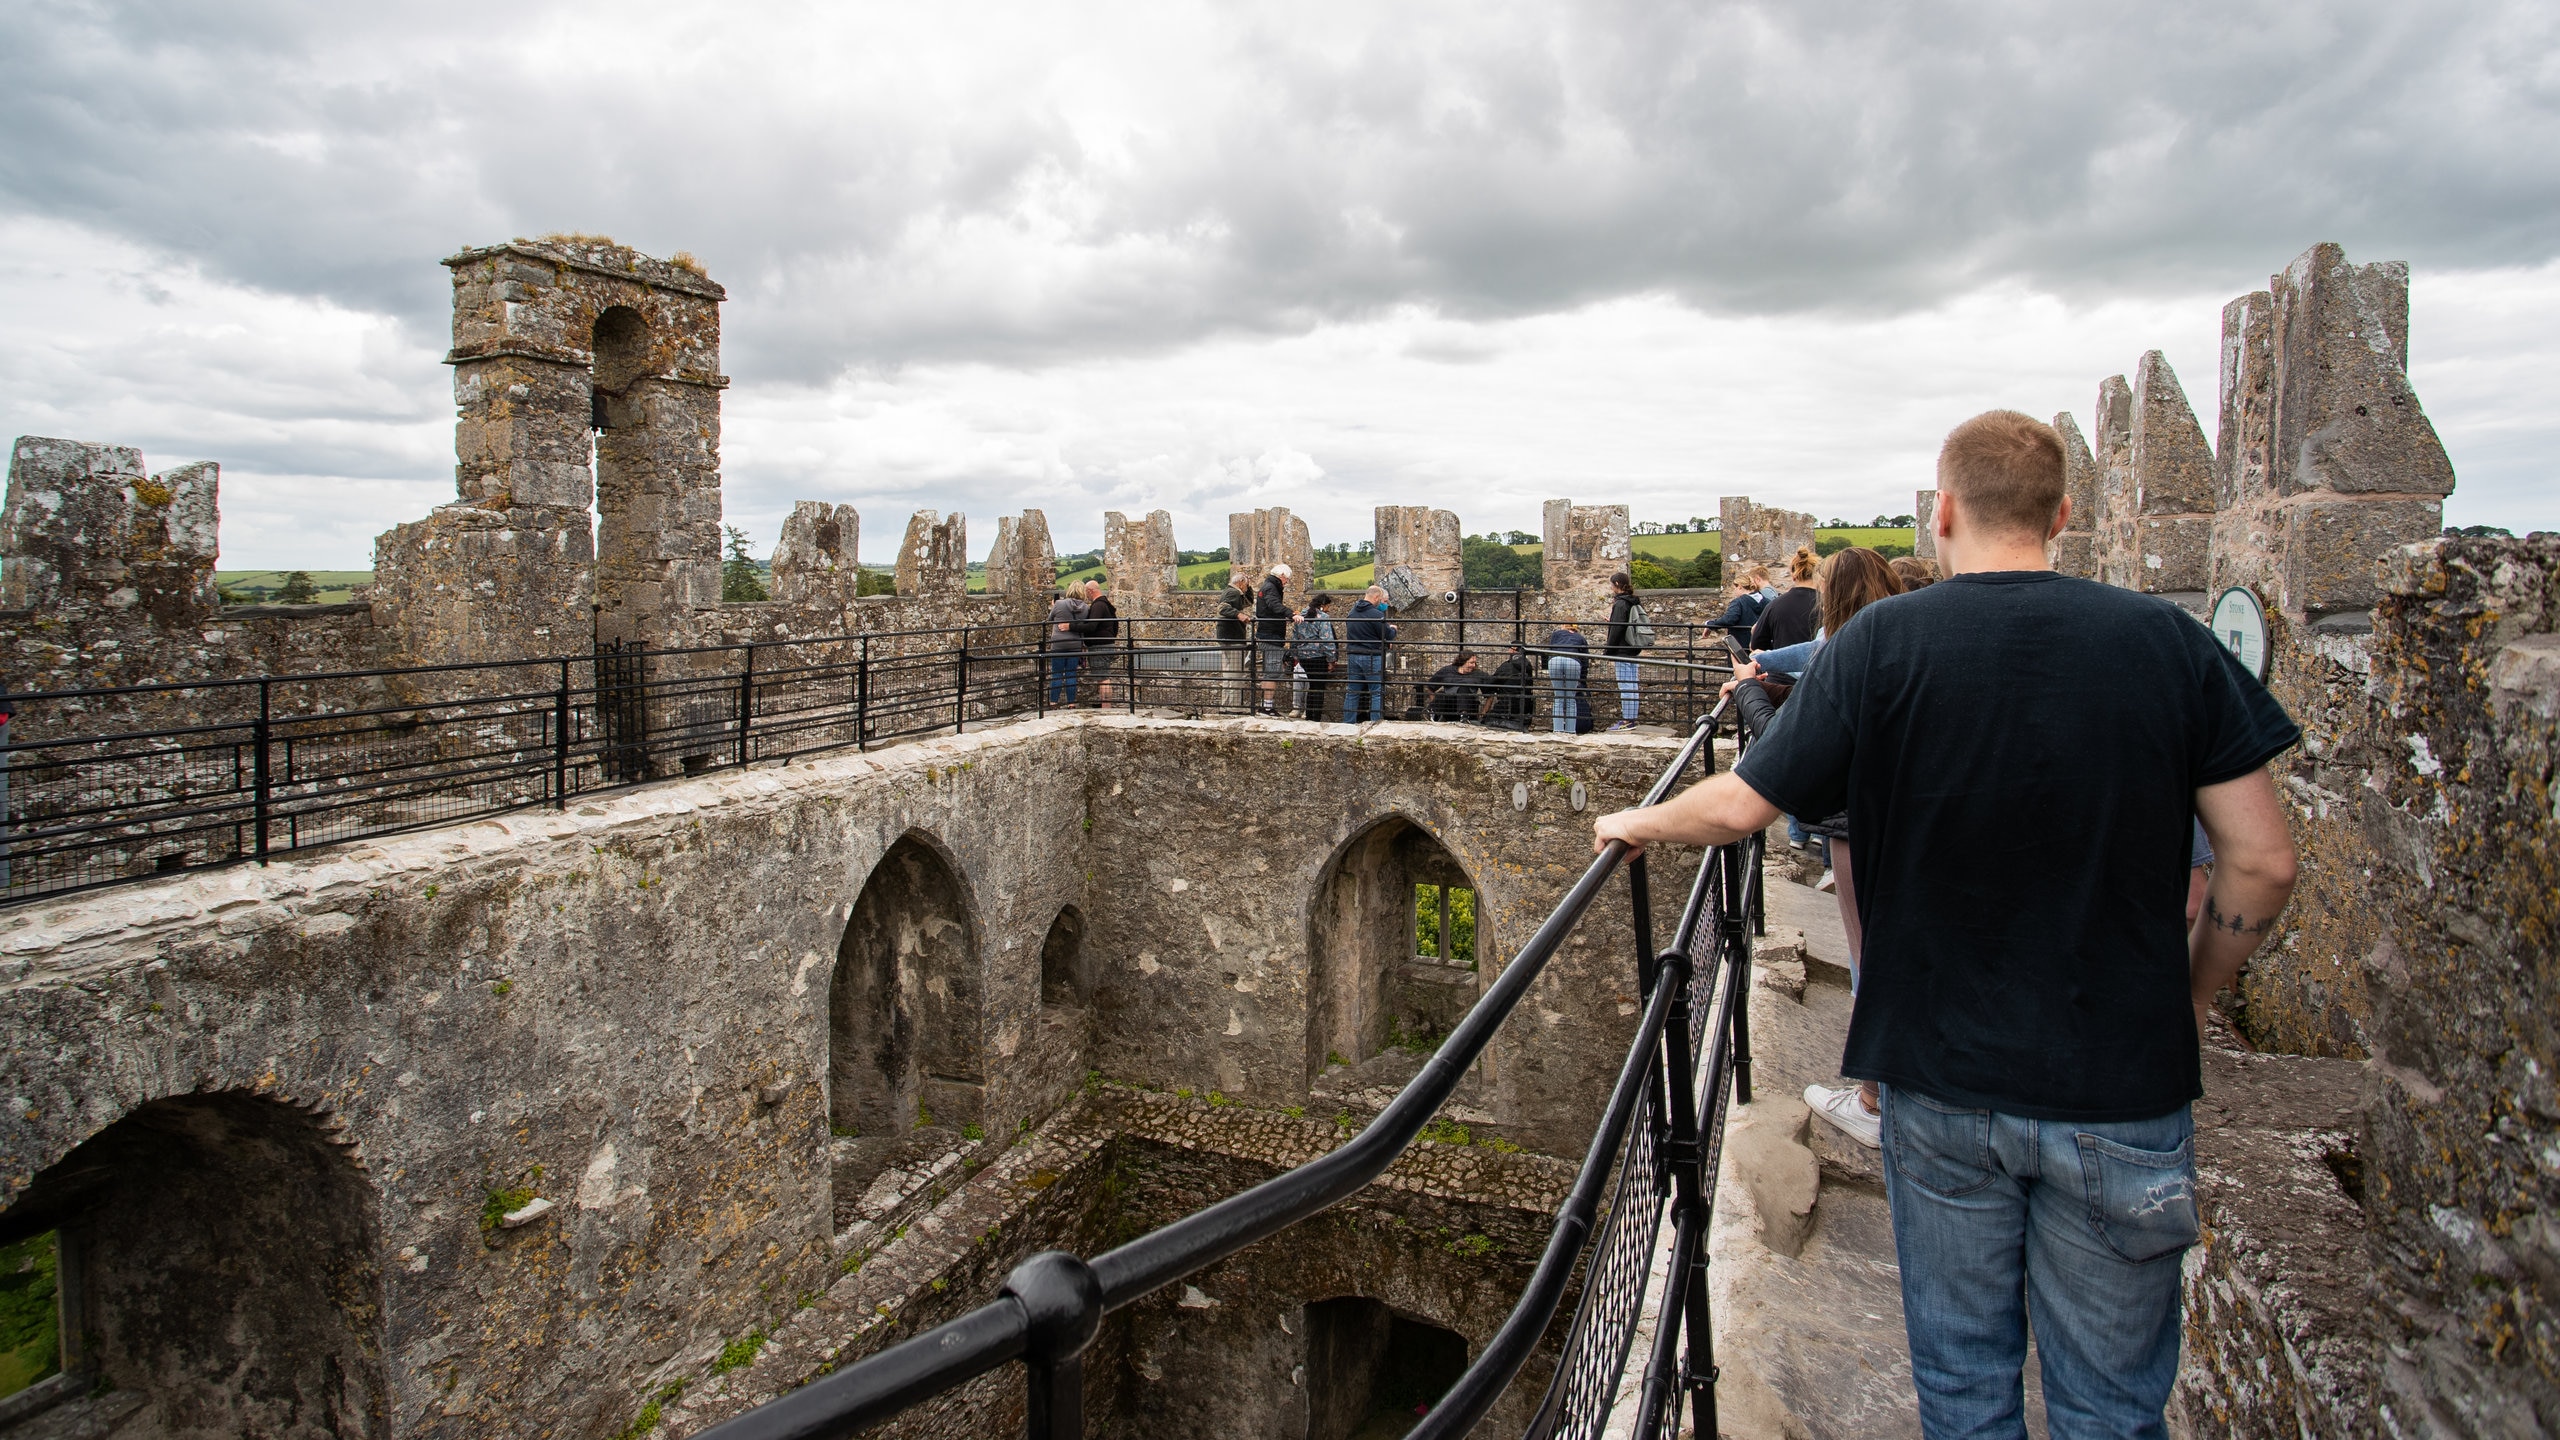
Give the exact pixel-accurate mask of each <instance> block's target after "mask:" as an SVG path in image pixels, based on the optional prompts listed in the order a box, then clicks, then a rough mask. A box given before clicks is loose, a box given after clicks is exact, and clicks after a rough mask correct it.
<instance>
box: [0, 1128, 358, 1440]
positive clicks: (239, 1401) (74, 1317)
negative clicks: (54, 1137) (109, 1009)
mask: <svg viewBox="0 0 2560 1440" xmlns="http://www.w3.org/2000/svg"><path fill="white" fill-rule="evenodd" d="M374 1203H375V1202H374V1194H373V1187H372V1186H371V1185H370V1184H369V1183H367V1181H366V1179H365V1177H364V1175H363V1173H362V1172H361V1171H359V1170H358V1169H357V1168H356V1164H355V1161H354V1159H353V1157H352V1156H351V1155H350V1154H349V1152H348V1150H347V1149H346V1147H344V1146H342V1145H340V1144H338V1143H336V1142H335V1141H333V1140H331V1139H330V1137H329V1136H328V1135H327V1134H326V1133H325V1132H324V1131H323V1130H322V1129H321V1127H320V1125H319V1123H318V1122H317V1121H316V1120H315V1119H313V1117H311V1116H310V1115H308V1114H306V1113H305V1112H303V1111H301V1110H299V1109H296V1108H295V1107H293V1106H291V1105H288V1104H285V1103H282V1102H280V1101H276V1100H272V1099H269V1098H266V1097H264V1096H259V1095H253V1094H248V1093H245V1092H240V1091H224V1092H217V1093H214V1094H209V1095H186V1096H178V1097H174V1098H171V1099H166V1100H155V1101H151V1102H150V1103H148V1104H145V1105H142V1106H139V1107H137V1108H136V1109H135V1110H133V1111H132V1112H131V1113H130V1114H128V1115H126V1116H125V1117H124V1118H123V1119H120V1120H118V1121H116V1122H115V1123H114V1124H112V1125H110V1126H108V1127H107V1128H106V1129H104V1130H102V1131H100V1132H99V1133H98V1134H97V1135H95V1136H93V1137H92V1138H90V1139H89V1140H88V1141H87V1142H85V1143H83V1144H82V1145H81V1146H80V1147H79V1148H78V1149H75V1150H73V1151H72V1152H71V1153H70V1154H69V1155H67V1156H65V1157H64V1158H63V1159H62V1160H61V1161H60V1162H58V1163H57V1164H55V1165H53V1166H51V1167H49V1168H47V1169H46V1170H44V1171H43V1172H42V1173H40V1174H38V1175H37V1176H36V1178H35V1182H34V1183H33V1184H31V1185H30V1186H28V1187H27V1189H26V1191H25V1192H24V1193H23V1194H22V1195H21V1196H20V1197H19V1200H18V1202H17V1203H16V1204H15V1205H13V1206H11V1207H10V1208H9V1209H8V1210H7V1211H6V1212H0V1246H6V1247H27V1246H29V1242H35V1244H36V1245H37V1246H40V1245H41V1244H42V1242H43V1241H44V1240H45V1239H46V1237H48V1236H50V1237H53V1239H54V1242H55V1248H54V1250H53V1252H52V1253H53V1255H54V1257H55V1260H56V1270H57V1279H58V1286H59V1293H60V1297H61V1300H60V1302H59V1303H61V1304H62V1306H63V1319H64V1320H65V1321H66V1322H67V1323H66V1324H64V1325H63V1326H62V1328H61V1332H60V1336H59V1341H58V1343H59V1344H60V1347H61V1349H60V1354H59V1359H60V1362H61V1367H62V1369H63V1370H64V1371H65V1372H66V1373H67V1375H68V1376H69V1377H71V1378H72V1379H74V1380H76V1381H78V1382H80V1383H78V1384H76V1385H72V1386H69V1387H67V1388H69V1389H71V1390H74V1391H76V1395H77V1396H78V1397H85V1396H89V1395H91V1394H92V1392H94V1391H106V1392H111V1393H113V1394H115V1395H118V1396H121V1397H123V1398H122V1403H123V1404H125V1405H131V1404H133V1403H135V1402H136V1401H137V1400H138V1402H139V1405H140V1407H141V1408H140V1409H139V1411H137V1412H135V1413H134V1414H133V1416H132V1418H130V1419H127V1420H126V1421H125V1422H124V1423H125V1425H126V1427H127V1428H125V1429H120V1430H118V1431H116V1433H118V1434H151V1435H275V1436H292V1437H312V1436H363V1437H370V1436H377V1435H382V1434H386V1433H388V1429H389V1423H388V1407H387V1400H386V1394H385V1387H384V1383H383V1374H382V1307H383V1299H382V1281H381V1276H380V1273H379V1271H378V1270H377V1268H376V1253H377V1251H376V1227H375V1214H374ZM31 1248H32V1247H31ZM66 1403H68V1404H79V1403H84V1402H83V1401H82V1400H81V1399H79V1398H76V1397H75V1398H73V1399H70V1400H68V1401H66ZM64 1433H71V1432H69V1431H65V1432H64ZM81 1433H87V1432H86V1431H83V1432H81ZM99 1433H105V1432H104V1431H100V1432H99Z"/></svg>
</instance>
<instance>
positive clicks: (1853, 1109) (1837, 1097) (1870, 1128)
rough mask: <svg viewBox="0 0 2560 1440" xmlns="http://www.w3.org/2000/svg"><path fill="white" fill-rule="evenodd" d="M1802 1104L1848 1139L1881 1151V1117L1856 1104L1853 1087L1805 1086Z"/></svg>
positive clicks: (1882, 1135) (1882, 1136)
mask: <svg viewBox="0 0 2560 1440" xmlns="http://www.w3.org/2000/svg"><path fill="white" fill-rule="evenodd" d="M1804 1103H1806V1104H1807V1105H1810V1106H1812V1107H1813V1113H1814V1114H1816V1115H1819V1116H1821V1117H1822V1118H1823V1119H1825V1120H1828V1121H1830V1122H1831V1123H1832V1125H1833V1126H1834V1127H1836V1128H1838V1129H1839V1130H1841V1131H1843V1132H1844V1133H1846V1134H1847V1135H1848V1137H1849V1138H1850V1139H1852V1140H1855V1141H1857V1142H1858V1143H1859V1144H1861V1145H1864V1146H1866V1147H1867V1148H1868V1149H1870V1150H1881V1149H1883V1148H1884V1117H1883V1116H1881V1115H1874V1114H1870V1113H1868V1111H1867V1107H1866V1106H1864V1105H1861V1104H1859V1103H1858V1087H1857V1086H1855V1085H1843V1086H1841V1087H1840V1088H1838V1089H1836V1090H1835V1089H1832V1088H1831V1087H1830V1086H1827V1085H1807V1086H1806V1087H1804Z"/></svg>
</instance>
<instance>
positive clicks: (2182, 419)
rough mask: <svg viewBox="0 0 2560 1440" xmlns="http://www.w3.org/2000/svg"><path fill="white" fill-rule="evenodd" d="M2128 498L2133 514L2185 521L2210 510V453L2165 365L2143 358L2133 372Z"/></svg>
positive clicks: (2156, 357)
mask: <svg viewBox="0 0 2560 1440" xmlns="http://www.w3.org/2000/svg"><path fill="white" fill-rule="evenodd" d="M2132 406H2133V439H2132V451H2131V455H2132V463H2133V495H2134V508H2135V511H2136V513H2138V514H2143V515H2190V514H2203V513H2209V512H2211V511H2212V509H2213V451H2212V450H2211V449H2210V448H2209V447H2208V446H2206V444H2205V440H2204V427H2203V426H2201V425H2198V424H2197V423H2196V415H2195V411H2194V410H2193V409H2191V408H2189V407H2188V405H2187V392H2186V391H2185V390H2184V389H2183V388H2181V387H2180V386H2179V384H2178V375H2177V372H2176V371H2174V370H2172V369H2170V368H2169V359H2168V357H2167V356H2165V355H2163V354H2161V353H2160V352H2159V351H2157V350H2152V351H2148V352H2146V353H2145V354H2144V355H2143V357H2142V361H2141V363H2140V364H2138V365H2136V366H2135V367H2134V372H2133V395H2132Z"/></svg>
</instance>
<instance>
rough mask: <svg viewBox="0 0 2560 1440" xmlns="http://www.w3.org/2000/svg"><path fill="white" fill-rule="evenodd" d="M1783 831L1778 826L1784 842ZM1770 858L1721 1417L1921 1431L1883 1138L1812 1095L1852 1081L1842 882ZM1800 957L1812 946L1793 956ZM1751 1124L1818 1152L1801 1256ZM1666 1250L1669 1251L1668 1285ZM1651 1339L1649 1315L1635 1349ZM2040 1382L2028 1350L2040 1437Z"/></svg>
mask: <svg viewBox="0 0 2560 1440" xmlns="http://www.w3.org/2000/svg"><path fill="white" fill-rule="evenodd" d="M1784 844H1785V841H1784V839H1783V838H1780V839H1779V840H1778V841H1777V842H1776V844H1775V846H1773V849H1774V848H1776V846H1783V845H1784ZM1773 862H1774V856H1773ZM1770 870H1771V884H1770V887H1769V902H1768V910H1769V938H1768V939H1767V940H1765V941H1763V942H1762V946H1763V951H1764V954H1767V955H1768V956H1769V958H1770V959H1771V960H1772V961H1773V962H1776V963H1772V964H1770V965H1768V966H1766V967H1764V968H1763V969H1762V970H1761V972H1760V973H1759V975H1758V976H1757V978H1756V981H1755V983H1754V984H1753V986H1752V996H1751V1041H1752V1059H1753V1074H1752V1081H1753V1090H1754V1102H1755V1103H1753V1104H1752V1105H1750V1106H1747V1107H1736V1108H1735V1110H1734V1112H1733V1114H1732V1116H1731V1119H1730V1120H1729V1122H1728V1125H1729V1130H1728V1135H1729V1138H1728V1141H1727V1155H1728V1158H1727V1161H1726V1163H1725V1165H1724V1166H1723V1171H1722V1174H1721V1176H1720V1179H1719V1183H1718V1186H1717V1191H1716V1216H1715V1224H1714V1227H1713V1229H1712V1231H1711V1232H1710V1236H1709V1242H1708V1243H1709V1250H1708V1253H1709V1256H1710V1266H1709V1270H1708V1276H1709V1285H1710V1289H1711V1293H1712V1297H1713V1314H1714V1323H1715V1343H1716V1360H1717V1363H1718V1364H1719V1365H1720V1366H1721V1367H1722V1369H1723V1378H1722V1380H1721V1381H1720V1383H1719V1384H1718V1386H1717V1402H1718V1415H1717V1421H1718V1429H1719V1430H1721V1431H1722V1432H1723V1433H1724V1434H1725V1435H1727V1436H1731V1437H1734V1440H1833V1437H1840V1440H1848V1437H1900V1436H1912V1437H1916V1436H1918V1435H1919V1433H1920V1422H1919V1415H1918V1413H1917V1410H1916V1408H1915V1405H1914V1402H1913V1399H1912V1391H1911V1361H1910V1353H1909V1350H1908V1348H1907V1346H1906V1344H1905V1342H1904V1338H1903V1328H1902V1292H1901V1270H1900V1268H1899V1267H1898V1266H1897V1265H1896V1264H1895V1263H1894V1255H1893V1224H1892V1219H1891V1216H1890V1214H1889V1213H1888V1211H1887V1209H1886V1206H1885V1199H1884V1177H1883V1172H1882V1170H1881V1169H1880V1168H1879V1166H1878V1164H1877V1161H1876V1155H1875V1152H1874V1151H1871V1150H1868V1149H1866V1148H1865V1147H1864V1146H1862V1145H1859V1144H1857V1143H1856V1142H1855V1141H1852V1140H1849V1139H1848V1138H1847V1137H1845V1136H1843V1135H1841V1134H1840V1132H1838V1131H1837V1130H1834V1129H1832V1128H1831V1127H1830V1126H1829V1125H1827V1124H1825V1123H1823V1122H1821V1121H1816V1120H1811V1119H1810V1118H1809V1116H1808V1115H1807V1112H1806V1110H1805V1107H1804V1102H1803V1100H1802V1099H1801V1098H1800V1097H1801V1095H1802V1094H1803V1091H1804V1087H1805V1086H1806V1085H1808V1084H1812V1083H1816V1082H1821V1083H1826V1084H1827V1083H1836V1082H1838V1080H1839V1073H1838V1072H1839V1064H1840V1046H1841V1041H1842V1039H1843V1038H1844V1037H1845V1036H1846V1035H1847V1033H1848V1025H1849V1005H1850V998H1849V988H1848V986H1849V975H1848V939H1847V935H1846V933H1845V932H1844V931H1843V930H1842V928H1841V924H1840V912H1839V907H1838V904H1837V902H1836V901H1834V900H1833V898H1832V897H1831V896H1830V895H1828V894H1825V893H1823V892H1821V891H1817V890H1814V889H1812V888H1811V887H1809V886H1805V885H1799V884H1795V883H1792V882H1790V881H1786V880H1782V879H1779V878H1778V877H1779V876H1780V875H1783V874H1784V873H1785V872H1784V869H1783V867H1782V866H1780V865H1778V864H1776V863H1772V865H1771V867H1770ZM1791 956H1792V957H1800V959H1798V960H1796V962H1795V963H1792V964H1791V963H1789V959H1790V957H1791ZM1753 1128H1757V1129H1763V1130H1769V1129H1774V1130H1776V1131H1777V1132H1778V1133H1779V1134H1780V1135H1781V1136H1783V1137H1784V1138H1787V1139H1789V1140H1793V1141H1796V1142H1797V1143H1798V1144H1801V1145H1804V1146H1805V1147H1806V1148H1808V1149H1810V1150H1811V1151H1812V1153H1813V1156H1814V1158H1815V1164H1816V1167H1817V1171H1818V1175H1819V1180H1818V1184H1817V1185H1816V1186H1815V1187H1813V1188H1816V1189H1817V1190H1818V1198H1816V1199H1815V1202H1814V1204H1813V1206H1812V1211H1811V1215H1810V1216H1809V1217H1808V1218H1809V1221H1810V1227H1811V1228H1810V1230H1809V1231H1808V1232H1805V1233H1804V1237H1803V1240H1802V1248H1801V1250H1800V1251H1799V1252H1798V1253H1797V1254H1795V1255H1793V1256H1788V1255H1784V1254H1780V1253H1777V1252H1776V1251H1773V1250H1772V1249H1771V1248H1770V1247H1769V1245H1768V1244H1767V1243H1765V1242H1764V1241H1763V1239H1762V1224H1761V1215H1760V1209H1759V1206H1758V1204H1757V1203H1755V1201H1754V1199H1753V1193H1752V1192H1753V1188H1754V1187H1753V1186H1752V1185H1750V1184H1747V1183H1746V1182H1745V1178H1744V1175H1743V1174H1742V1170H1743V1168H1744V1167H1743V1165H1742V1163H1741V1157H1740V1155H1738V1154H1737V1153H1736V1152H1737V1151H1756V1152H1758V1153H1760V1154H1764V1155H1765V1154H1767V1153H1770V1150H1769V1147H1766V1146H1764V1145H1748V1144H1744V1143H1742V1132H1743V1131H1744V1130H1746V1129H1753ZM1799 1163H1801V1162H1799ZM1764 1188H1765V1187H1764ZM1781 1188H1783V1187H1781ZM1802 1223H1803V1222H1801V1221H1800V1222H1798V1224H1799V1226H1801V1224H1802ZM1781 1228H1782V1229H1783V1228H1784V1227H1783V1226H1782V1227H1781ZM1665 1233H1666V1235H1667V1234H1668V1227H1666V1231H1665ZM1666 1259H1667V1256H1666V1255H1665V1254H1664V1253H1661V1252H1657V1254H1656V1257H1655V1281H1656V1285H1657V1287H1658V1285H1659V1283H1660V1278H1661V1269H1662V1265H1663V1263H1664V1262H1665V1260H1666ZM1657 1303H1658V1290H1657V1295H1656V1298H1649V1299H1648V1301H1647V1313H1648V1314H1649V1313H1651V1310H1652V1307H1653V1306H1654V1305H1655V1304H1657ZM1652 1338H1653V1337H1652V1327H1651V1325H1650V1324H1647V1325H1646V1327H1645V1329H1644V1331H1643V1333H1641V1334H1640V1335H1639V1336H1638V1338H1637V1341H1636V1353H1637V1354H1639V1355H1641V1354H1643V1353H1644V1352H1645V1350H1646V1348H1647V1347H1648V1346H1650V1344H1651V1343H1652ZM2035 1381H2036V1376H2035V1367H2034V1365H2033V1363H2032V1362H2030V1364H2029V1366H2028V1371H2027V1389H2028V1397H2027V1413H2028V1429H2029V1433H2030V1434H2032V1435H2035V1436H2037V1437H2039V1440H2041V1437H2042V1436H2043V1435H2044V1433H2045V1431H2044V1405H2043V1400H2042V1396H2041V1395H2040V1394H2039V1393H2037V1386H2036V1383H2035ZM1640 1385H1641V1376H1640V1375H1639V1376H1636V1377H1631V1379H1630V1381H1629V1383H1628V1384H1627V1386H1626V1388H1625V1393H1624V1394H1623V1396H1622V1397H1621V1398H1622V1403H1621V1408H1620V1409H1619V1410H1618V1411H1616V1412H1615V1413H1613V1415H1612V1417H1611V1418H1612V1424H1611V1428H1610V1430H1609V1432H1608V1433H1609V1434H1610V1435H1612V1436H1622V1435H1625V1434H1628V1433H1630V1430H1631V1427H1632V1416H1631V1415H1630V1414H1629V1413H1628V1411H1629V1410H1631V1409H1632V1407H1633V1402H1634V1400H1635V1392H1636V1390H1637V1389H1638V1388H1639V1387H1640ZM1681 1433H1682V1434H1683V1435H1686V1434H1688V1433H1689V1432H1688V1430H1687V1429H1686V1428H1685V1427H1684V1428H1683V1430H1682V1431H1681Z"/></svg>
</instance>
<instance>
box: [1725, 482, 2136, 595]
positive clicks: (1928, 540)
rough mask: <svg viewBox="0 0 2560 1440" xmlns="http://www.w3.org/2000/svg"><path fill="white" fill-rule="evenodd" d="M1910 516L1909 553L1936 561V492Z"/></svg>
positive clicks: (1729, 559)
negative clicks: (1910, 540) (1911, 541)
mask: <svg viewBox="0 0 2560 1440" xmlns="http://www.w3.org/2000/svg"><path fill="white" fill-rule="evenodd" d="M2090 513H2091V514H2093V515H2094V514H2096V513H2097V512H2096V511H2095V510H2092V511H2091V512H2090ZM1911 515H1912V518H1913V520H1915V521H1916V522H1917V528H1916V529H1915V530H1914V532H1913V538H1914V541H1915V543H1914V544H1913V545H1912V547H1911V553H1912V554H1914V555H1917V556H1919V557H1920V558H1921V559H1923V560H1935V559H1937V558H1938V492H1937V491H1935V490H1922V491H1920V492H1918V493H1916V494H1914V495H1913V496H1912V497H1911ZM1725 543H1726V544H1727V545H1731V544H1732V543H1733V542H1732V541H1731V540H1727V541H1726V542H1725ZM1724 563H1725V572H1724V573H1726V574H1727V575H1731V574H1732V573H1734V572H1733V552H1732V551H1730V550H1728V551H1726V552H1725V562H1724ZM1762 563H1766V562H1762Z"/></svg>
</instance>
